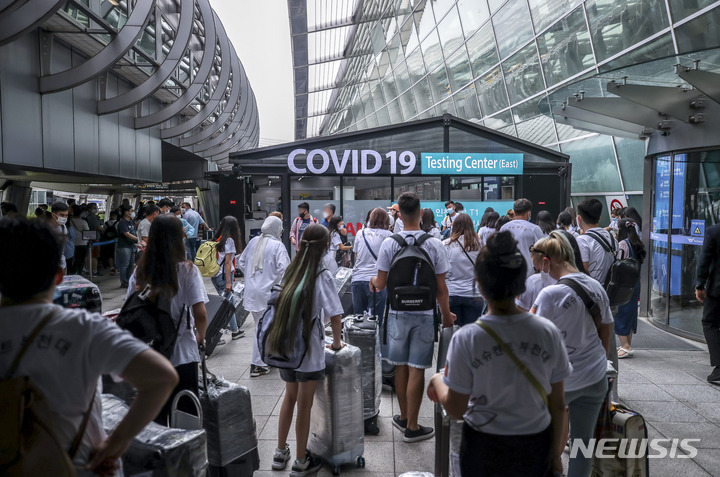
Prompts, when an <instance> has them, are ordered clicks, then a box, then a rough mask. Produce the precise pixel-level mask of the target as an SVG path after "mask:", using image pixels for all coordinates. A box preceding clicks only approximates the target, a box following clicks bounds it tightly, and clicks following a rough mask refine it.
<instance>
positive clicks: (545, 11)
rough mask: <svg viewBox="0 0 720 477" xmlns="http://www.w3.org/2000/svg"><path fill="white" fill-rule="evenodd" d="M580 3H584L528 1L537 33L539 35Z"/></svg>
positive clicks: (562, 0)
mask: <svg viewBox="0 0 720 477" xmlns="http://www.w3.org/2000/svg"><path fill="white" fill-rule="evenodd" d="M578 3H582V2H581V1H580V0H528V4H529V5H530V15H531V16H532V21H533V23H534V24H535V31H536V32H538V33H539V32H541V31H542V30H544V29H545V28H547V27H548V26H549V25H552V23H553V22H554V21H555V20H557V19H558V18H560V17H561V16H563V15H565V13H567V12H568V11H570V10H571V9H572V8H573V7H574V6H575V5H577V4H578Z"/></svg>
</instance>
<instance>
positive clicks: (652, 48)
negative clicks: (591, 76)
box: [600, 33, 675, 71]
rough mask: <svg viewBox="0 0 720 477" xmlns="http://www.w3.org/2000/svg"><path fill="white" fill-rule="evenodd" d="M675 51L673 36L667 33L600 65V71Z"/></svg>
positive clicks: (660, 56) (659, 56)
mask: <svg viewBox="0 0 720 477" xmlns="http://www.w3.org/2000/svg"><path fill="white" fill-rule="evenodd" d="M674 53H675V46H673V42H672V36H671V35H670V33H666V34H665V35H662V36H661V37H659V38H656V39H654V40H653V41H651V42H650V43H646V44H644V45H643V46H641V47H639V48H636V49H634V50H632V51H630V52H628V53H626V54H624V55H622V56H621V57H619V58H617V59H615V60H613V61H610V62H608V63H605V64H604V65H602V66H601V67H600V71H610V70H615V69H618V68H622V67H623V66H628V65H633V64H636V63H642V62H644V61H648V60H654V59H657V58H663V57H665V56H670V55H672V54H674Z"/></svg>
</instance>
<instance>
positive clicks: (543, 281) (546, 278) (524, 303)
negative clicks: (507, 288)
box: [515, 273, 557, 311]
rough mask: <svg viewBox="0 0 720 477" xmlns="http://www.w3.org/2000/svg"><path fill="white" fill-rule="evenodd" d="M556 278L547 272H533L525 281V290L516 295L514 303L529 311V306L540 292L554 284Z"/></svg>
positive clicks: (530, 306)
mask: <svg viewBox="0 0 720 477" xmlns="http://www.w3.org/2000/svg"><path fill="white" fill-rule="evenodd" d="M556 283H557V280H555V279H554V278H553V277H551V276H550V274H549V273H535V274H534V275H530V277H529V278H528V279H527V280H526V281H525V291H524V292H523V293H521V294H520V295H518V297H517V298H516V299H515V304H516V305H517V306H519V307H520V308H522V309H523V310H525V311H530V308H532V306H533V305H534V304H535V300H536V299H537V297H538V295H540V292H541V291H542V290H543V289H544V288H545V287H549V286H550V285H555V284H556Z"/></svg>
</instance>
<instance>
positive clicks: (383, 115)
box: [377, 108, 390, 126]
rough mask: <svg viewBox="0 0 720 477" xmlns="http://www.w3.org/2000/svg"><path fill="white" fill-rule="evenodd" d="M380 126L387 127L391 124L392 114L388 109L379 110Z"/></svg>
mask: <svg viewBox="0 0 720 477" xmlns="http://www.w3.org/2000/svg"><path fill="white" fill-rule="evenodd" d="M377 120H378V126H387V125H388V124H390V114H389V113H388V108H380V109H378V110H377Z"/></svg>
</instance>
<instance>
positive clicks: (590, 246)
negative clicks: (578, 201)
mask: <svg viewBox="0 0 720 477" xmlns="http://www.w3.org/2000/svg"><path fill="white" fill-rule="evenodd" d="M590 231H592V232H593V233H595V232H597V233H598V234H599V235H601V236H602V237H603V238H604V239H605V240H607V242H608V243H609V244H612V245H613V247H614V248H615V250H617V249H618V244H617V241H616V240H615V239H614V238H613V236H612V235H611V234H610V232H608V231H607V230H605V229H601V228H600V227H595V228H593V229H590V230H588V231H587V232H585V233H584V234H582V235H580V236H579V237H577V239H576V240H577V244H578V248H580V258H582V261H583V263H587V264H588V274H589V275H590V276H591V277H593V278H594V279H595V280H597V281H599V282H600V283H605V277H606V276H607V272H608V270H610V266H611V265H612V264H613V256H612V254H611V253H608V252H606V251H605V249H604V248H603V247H602V245H600V243H598V241H597V239H595V238H594V237H591V236H590V235H588V232H590Z"/></svg>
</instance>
